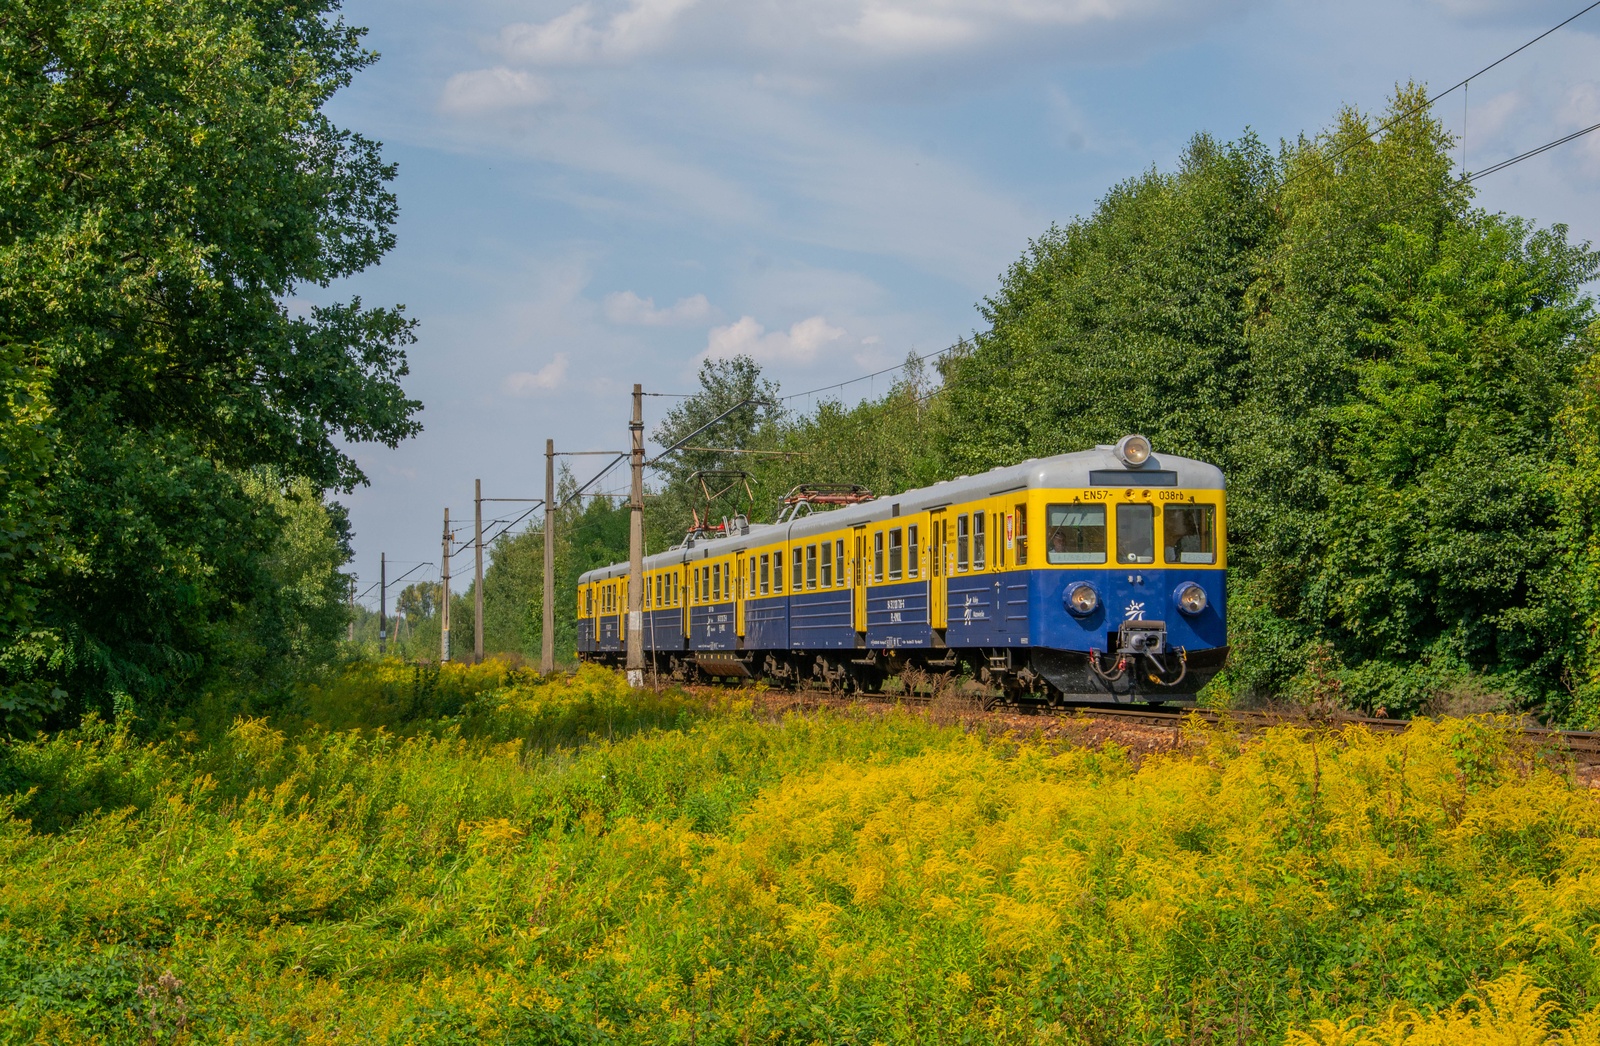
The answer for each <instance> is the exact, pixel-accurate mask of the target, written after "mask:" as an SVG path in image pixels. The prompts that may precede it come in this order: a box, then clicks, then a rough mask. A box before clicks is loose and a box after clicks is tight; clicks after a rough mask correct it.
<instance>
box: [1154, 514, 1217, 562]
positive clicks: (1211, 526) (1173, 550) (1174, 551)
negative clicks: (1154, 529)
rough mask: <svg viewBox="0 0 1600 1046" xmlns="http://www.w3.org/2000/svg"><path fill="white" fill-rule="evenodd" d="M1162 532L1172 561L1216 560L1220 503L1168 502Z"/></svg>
mask: <svg viewBox="0 0 1600 1046" xmlns="http://www.w3.org/2000/svg"><path fill="white" fill-rule="evenodd" d="M1161 536H1162V541H1161V544H1162V545H1163V546H1164V549H1165V553H1166V557H1167V562H1168V563H1215V562H1216V561H1217V508H1216V506H1215V505H1168V506H1167V507H1166V510H1165V511H1164V512H1163V513H1162V518H1161Z"/></svg>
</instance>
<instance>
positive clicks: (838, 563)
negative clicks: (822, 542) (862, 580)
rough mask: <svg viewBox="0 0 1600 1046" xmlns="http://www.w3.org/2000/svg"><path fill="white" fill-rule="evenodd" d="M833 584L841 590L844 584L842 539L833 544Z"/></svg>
mask: <svg viewBox="0 0 1600 1046" xmlns="http://www.w3.org/2000/svg"><path fill="white" fill-rule="evenodd" d="M833 583H834V584H835V585H838V586H839V587H840V588H843V587H844V583H845V574H844V539H843V538H840V539H839V540H838V541H835V542H834V543H833Z"/></svg>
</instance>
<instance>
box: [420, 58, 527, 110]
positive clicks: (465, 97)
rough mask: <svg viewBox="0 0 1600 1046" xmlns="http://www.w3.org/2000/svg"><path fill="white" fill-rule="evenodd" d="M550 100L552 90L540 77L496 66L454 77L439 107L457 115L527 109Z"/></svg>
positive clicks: (440, 99)
mask: <svg viewBox="0 0 1600 1046" xmlns="http://www.w3.org/2000/svg"><path fill="white" fill-rule="evenodd" d="M549 97H550V87H549V85H548V84H546V83H545V82H544V81H543V80H541V79H540V78H539V77H537V76H534V75H533V74H532V73H527V72H523V71H522V70H519V69H507V68H505V67H504V66H496V67H495V68H493V69H474V70H472V71H471V72H466V73H457V74H456V75H454V76H452V77H451V78H450V79H449V81H448V82H446V83H445V85H444V92H443V94H442V95H441V96H440V98H439V107H440V108H442V109H444V110H446V111H448V112H455V113H482V112H490V111H493V110H499V109H527V108H530V107H532V106H535V105H539V104H541V103H543V102H545V101H547V100H548V99H549Z"/></svg>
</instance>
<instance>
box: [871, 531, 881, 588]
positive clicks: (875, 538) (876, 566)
mask: <svg viewBox="0 0 1600 1046" xmlns="http://www.w3.org/2000/svg"><path fill="white" fill-rule="evenodd" d="M872 580H873V583H874V584H882V583H883V531H881V530H880V531H878V532H877V533H876V534H874V535H872Z"/></svg>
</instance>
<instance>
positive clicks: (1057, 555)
mask: <svg viewBox="0 0 1600 1046" xmlns="http://www.w3.org/2000/svg"><path fill="white" fill-rule="evenodd" d="M1045 531H1046V533H1045V541H1046V542H1047V549H1046V552H1045V560H1046V561H1047V562H1050V563H1104V562H1105V561H1106V510H1105V506H1103V505H1051V506H1050V508H1049V510H1048V515H1047V517H1046V526H1045Z"/></svg>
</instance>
